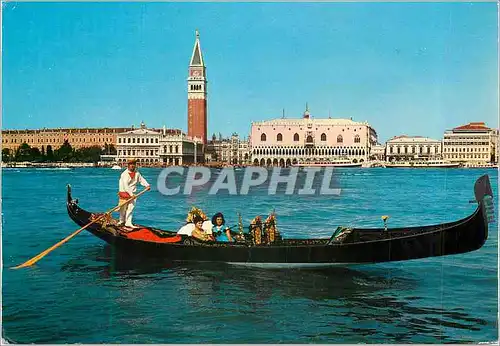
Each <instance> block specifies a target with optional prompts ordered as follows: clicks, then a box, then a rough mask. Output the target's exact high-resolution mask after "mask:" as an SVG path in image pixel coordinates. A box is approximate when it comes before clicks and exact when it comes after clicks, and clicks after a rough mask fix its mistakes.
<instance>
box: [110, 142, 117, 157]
mask: <svg viewBox="0 0 500 346" xmlns="http://www.w3.org/2000/svg"><path fill="white" fill-rule="evenodd" d="M108 148H109V155H116V153H117V152H116V148H115V146H114V145H113V144H110V145H109V146H108Z"/></svg>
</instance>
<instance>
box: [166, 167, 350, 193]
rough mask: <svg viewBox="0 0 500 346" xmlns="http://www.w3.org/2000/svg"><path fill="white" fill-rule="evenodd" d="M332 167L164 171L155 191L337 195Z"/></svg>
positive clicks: (337, 190) (177, 169) (175, 168)
mask: <svg viewBox="0 0 500 346" xmlns="http://www.w3.org/2000/svg"><path fill="white" fill-rule="evenodd" d="M333 173H334V168H333V167H323V168H320V167H304V168H301V170H299V167H292V168H281V167H273V168H270V169H268V168H265V167H254V166H250V167H246V168H239V169H235V168H233V167H226V168H223V169H220V170H214V169H210V168H208V167H203V166H192V167H189V168H185V167H180V166H173V167H168V168H165V169H163V170H162V171H161V173H160V174H159V176H158V180H157V186H158V191H159V192H160V193H162V194H164V195H167V196H171V195H177V194H184V195H191V194H193V193H200V192H203V193H207V194H209V195H216V194H219V193H224V194H229V195H248V194H251V193H252V192H259V193H266V194H268V195H277V194H285V195H293V194H297V195H316V194H319V195H340V192H341V189H340V188H339V187H335V183H336V180H335V179H334V174H333ZM332 183H333V185H334V186H333V187H332Z"/></svg>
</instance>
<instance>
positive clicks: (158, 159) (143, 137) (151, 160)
mask: <svg viewBox="0 0 500 346" xmlns="http://www.w3.org/2000/svg"><path fill="white" fill-rule="evenodd" d="M195 156H196V159H195ZM130 158H136V159H137V161H138V162H139V163H140V164H141V165H144V166H148V165H152V166H166V165H185V164H193V163H202V162H203V143H202V140H201V138H190V137H188V136H186V134H184V133H182V131H181V130H178V129H167V128H166V127H165V126H164V127H163V128H162V129H148V128H147V127H146V124H144V122H142V123H141V126H140V128H139V129H136V130H132V131H127V132H124V133H120V134H119V135H118V144H117V157H116V161H117V162H118V163H120V164H123V163H125V162H127V160H128V159H130Z"/></svg>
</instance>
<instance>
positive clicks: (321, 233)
mask: <svg viewBox="0 0 500 346" xmlns="http://www.w3.org/2000/svg"><path fill="white" fill-rule="evenodd" d="M141 172H142V173H143V175H144V176H145V177H146V179H147V180H148V181H149V182H150V183H152V187H153V188H152V191H150V192H148V193H146V194H145V195H144V196H142V197H140V199H139V200H138V202H137V206H136V209H135V212H134V222H135V223H140V224H146V225H151V226H156V227H159V228H163V229H169V230H176V229H178V228H179V227H180V226H181V225H182V224H183V221H184V219H185V217H186V213H187V211H188V209H189V208H190V207H191V206H192V205H196V206H198V207H200V208H202V209H203V210H204V211H206V212H207V214H209V215H212V214H213V213H215V212H217V211H221V212H223V213H224V215H225V218H226V220H227V223H228V224H229V225H233V224H235V223H237V221H238V219H237V215H238V214H237V213H241V215H242V218H243V222H244V223H245V224H246V225H247V224H248V223H249V221H250V220H251V219H252V218H253V217H255V216H256V215H262V216H263V217H266V216H267V215H268V214H269V213H270V212H271V211H272V210H273V209H274V210H275V211H276V214H277V218H278V227H279V230H280V231H281V233H282V235H283V236H284V237H301V238H306V237H328V236H330V235H331V234H332V232H333V231H334V230H335V228H336V227H337V226H338V225H344V226H356V227H382V226H383V224H382V221H381V220H380V216H381V215H390V216H391V218H390V219H389V227H396V226H416V225H428V224H435V223H442V222H447V221H453V220H457V219H459V218H462V217H465V216H467V215H469V214H470V213H472V212H473V210H474V208H475V206H476V205H475V204H471V203H469V200H471V199H473V197H474V194H473V184H474V182H475V180H476V179H477V178H478V177H480V176H481V175H483V174H485V173H486V174H489V175H490V180H491V183H492V185H493V190H494V193H495V197H496V196H497V193H498V184H497V179H498V174H497V171H496V170H492V169H484V170H481V169H425V170H424V169H422V170H412V169H383V168H380V169H378V168H374V169H361V168H359V169H340V170H337V171H335V173H334V177H333V181H334V182H333V185H335V186H336V187H339V188H340V189H341V194H340V195H339V196H334V195H327V196H324V195H319V194H316V195H314V196H303V195H302V196H301V195H297V194H294V195H285V194H283V193H282V192H278V193H277V194H276V195H268V194H267V187H265V186H263V187H258V188H255V189H253V190H251V192H250V193H249V194H248V195H244V196H234V195H230V194H229V193H227V192H226V193H221V194H218V195H208V194H207V189H204V188H201V189H198V190H195V193H194V194H192V195H190V196H186V195H183V194H179V195H175V196H164V195H162V194H161V193H159V192H158V189H157V178H158V175H159V173H160V169H146V168H144V169H141ZM119 174H120V171H115V170H111V169H70V170H57V169H54V170H51V169H4V170H3V171H2V223H3V224H2V226H3V227H2V246H3V266H4V267H3V275H2V280H3V281H2V284H3V285H2V320H3V327H2V328H3V334H4V335H5V336H6V337H7V338H9V339H11V340H14V341H16V342H19V343H86V344H89V343H233V344H234V343H464V342H474V343H477V342H482V341H493V340H497V338H498V337H497V336H498V322H497V316H498V307H497V306H498V305H497V302H498V280H497V272H498V233H497V229H498V226H497V223H496V222H495V223H494V224H490V231H489V238H488V240H487V242H486V244H485V246H484V247H483V248H481V249H480V250H478V251H475V252H472V253H468V254H463V255H456V256H447V257H440V258H429V259H422V260H414V261H407V262H397V263H385V264H377V265H363V266H349V267H338V268H331V269H326V270H317V269H316V270H311V269H309V270H304V269H303V270H265V269H251V268H243V267H235V266H231V265H228V264H221V265H214V264H189V265H188V264H169V265H167V264H165V263H151V262H145V261H137V260H136V261H117V260H115V257H114V250H112V249H111V248H110V247H109V246H107V245H106V244H104V243H103V242H102V241H101V240H99V239H97V238H95V237H94V236H92V235H91V234H90V233H87V232H82V233H81V234H79V235H78V236H76V237H75V238H73V239H72V240H70V241H69V242H68V243H66V244H64V245H63V246H61V247H60V248H58V249H56V250H54V251H53V252H52V253H50V254H49V255H48V256H46V257H45V258H43V259H42V260H41V261H40V262H38V263H37V264H36V265H35V266H33V267H29V268H24V269H19V270H11V269H8V268H9V267H11V266H14V265H17V264H20V263H22V262H24V261H26V260H27V259H29V258H31V257H33V256H34V255H36V254H38V253H40V252H41V251H43V250H45V249H46V248H48V247H50V246H51V245H53V244H54V243H56V242H57V241H59V240H61V239H62V238H64V237H66V236H67V235H69V234H70V233H71V232H73V231H75V230H76V229H77V228H78V226H77V225H76V224H74V223H73V222H72V221H71V220H70V219H69V217H68V215H67V213H66V209H65V199H66V184H68V183H69V184H71V186H72V188H73V196H74V197H75V198H79V200H80V205H81V206H82V207H83V208H85V209H87V210H91V211H106V210H108V209H110V208H111V207H113V206H114V205H115V204H116V202H117V200H116V193H117V188H118V178H119ZM213 174H214V178H213V179H212V181H213V180H214V179H216V177H217V172H216V171H213ZM242 174H243V171H240V172H237V176H238V177H239V179H240V178H241V175H242ZM299 175H301V176H302V177H303V175H304V173H303V172H300V173H299ZM172 179H178V178H175V177H173V178H172ZM320 183H321V182H320ZM316 185H317V184H316V183H315V186H316ZM495 207H496V209H498V208H497V201H496V198H495ZM496 216H497V218H498V214H497V215H496Z"/></svg>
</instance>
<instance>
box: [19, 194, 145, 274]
mask: <svg viewBox="0 0 500 346" xmlns="http://www.w3.org/2000/svg"><path fill="white" fill-rule="evenodd" d="M146 191H149V189H144V190H142V191H141V192H139V193H138V194H137V195H134V196H132V197H131V198H129V199H127V200H126V201H125V202H124V203H122V204H118V205H117V206H116V207H114V208H112V209H110V210H108V211H107V212H106V213H104V214H103V215H101V216H99V217H98V218H97V219H95V220H94V221H92V222H89V223H88V224H86V225H85V226H83V227H82V228H80V229H78V230H76V231H75V232H73V233H72V234H70V235H69V236H67V237H66V238H64V239H63V240H61V241H60V242H58V243H57V244H55V245H52V246H51V247H49V248H48V249H47V250H45V251H43V252H41V253H40V254H38V255H36V256H35V257H33V258H31V259H29V260H27V261H26V262H24V263H23V264H20V265H18V266H16V267H11V268H10V269H19V268H24V267H29V266H31V265H33V264H35V263H36V262H38V261H39V260H41V259H42V258H43V257H45V256H46V255H47V254H48V253H49V252H51V251H52V250H54V249H56V248H58V247H59V246H61V245H62V244H64V243H66V242H67V241H68V240H70V239H71V238H73V237H74V236H75V235H77V234H78V233H80V232H81V231H83V230H84V229H85V228H87V227H89V226H90V225H92V224H93V223H95V222H97V221H99V220H101V219H103V218H104V217H105V216H107V215H109V214H111V213H112V212H114V211H116V210H118V209H120V208H121V207H122V206H123V205H125V204H128V203H130V202H132V201H133V200H134V199H136V198H137V197H139V196H140V195H142V194H143V193H144V192H146Z"/></svg>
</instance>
